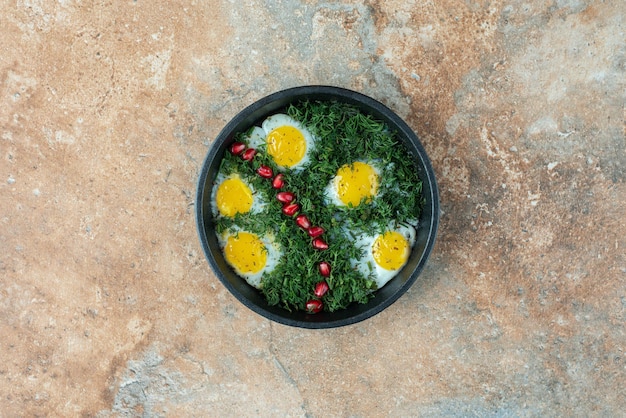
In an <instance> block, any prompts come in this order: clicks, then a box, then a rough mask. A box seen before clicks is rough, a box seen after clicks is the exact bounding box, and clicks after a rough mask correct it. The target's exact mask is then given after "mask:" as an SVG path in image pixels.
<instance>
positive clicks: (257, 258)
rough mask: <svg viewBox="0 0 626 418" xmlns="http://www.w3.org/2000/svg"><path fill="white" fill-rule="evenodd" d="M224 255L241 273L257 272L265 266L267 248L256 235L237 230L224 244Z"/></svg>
mask: <svg viewBox="0 0 626 418" xmlns="http://www.w3.org/2000/svg"><path fill="white" fill-rule="evenodd" d="M224 257H226V261H227V262H228V263H229V264H230V265H231V266H233V267H234V268H235V269H236V270H237V271H238V272H240V273H242V274H247V273H258V272H259V271H261V270H262V269H263V267H265V263H266V261H267V250H266V248H265V245H263V242H262V241H261V239H260V238H259V237H258V236H257V235H255V234H251V233H249V232H239V233H238V234H237V235H232V236H230V237H228V240H227V241H226V246H224Z"/></svg>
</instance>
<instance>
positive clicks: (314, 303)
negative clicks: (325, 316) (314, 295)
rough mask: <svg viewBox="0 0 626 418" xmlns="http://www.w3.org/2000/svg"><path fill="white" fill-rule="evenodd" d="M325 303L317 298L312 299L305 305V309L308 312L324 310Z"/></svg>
mask: <svg viewBox="0 0 626 418" xmlns="http://www.w3.org/2000/svg"><path fill="white" fill-rule="evenodd" d="M323 307H324V305H323V304H322V302H320V301H319V300H317V299H311V300H310V301H308V302H307V303H306V305H305V309H306V311H307V312H308V313H318V312H319V311H321V310H322V308H323Z"/></svg>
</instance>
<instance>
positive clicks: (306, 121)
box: [215, 101, 424, 312]
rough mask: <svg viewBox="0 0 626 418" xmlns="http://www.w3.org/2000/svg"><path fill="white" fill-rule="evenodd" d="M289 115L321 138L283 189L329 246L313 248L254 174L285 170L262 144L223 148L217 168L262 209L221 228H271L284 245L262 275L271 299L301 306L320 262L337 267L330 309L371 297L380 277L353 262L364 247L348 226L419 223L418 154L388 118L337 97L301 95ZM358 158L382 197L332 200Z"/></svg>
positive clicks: (224, 221)
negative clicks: (241, 184) (374, 172)
mask: <svg viewBox="0 0 626 418" xmlns="http://www.w3.org/2000/svg"><path fill="white" fill-rule="evenodd" d="M284 113H286V114H288V115H289V116H291V117H292V118H293V119H295V120H297V121H299V122H300V123H302V124H303V125H304V126H305V127H306V128H307V129H308V130H309V131H310V132H311V133H312V134H313V136H314V137H315V140H316V142H315V146H314V148H313V150H312V154H311V155H310V159H309V162H308V163H307V164H308V165H307V166H305V168H304V169H303V170H301V171H294V170H287V171H284V172H283V174H284V179H285V184H286V189H288V190H289V191H291V192H293V193H294V194H295V195H296V196H297V202H298V204H300V206H301V209H300V212H301V213H305V214H306V215H307V216H308V218H309V219H310V221H311V223H312V224H313V225H317V226H321V227H322V228H324V230H325V231H326V232H325V237H326V242H327V243H328V245H329V248H328V249H327V250H324V251H318V250H315V249H313V248H312V247H311V238H310V237H309V236H308V235H307V233H306V232H305V231H303V230H302V229H301V228H299V227H298V226H297V225H296V223H295V222H294V220H293V219H292V218H290V217H287V216H285V215H283V214H282V212H281V207H282V204H281V203H280V202H279V201H278V200H277V199H275V195H276V190H275V189H273V188H272V186H271V181H268V180H267V179H264V178H261V177H260V176H258V175H256V170H257V169H258V168H259V167H260V166H261V165H266V166H269V167H271V168H272V169H273V170H274V172H275V173H277V172H279V171H280V170H279V168H278V167H277V166H276V164H275V163H274V161H273V159H272V158H271V157H270V156H269V155H267V153H265V152H264V150H263V149H261V148H259V152H258V153H257V155H256V156H255V158H254V159H253V160H252V161H247V162H246V161H242V160H241V158H239V157H237V156H233V155H232V154H230V153H229V152H226V153H225V154H224V157H223V160H222V162H221V166H220V173H224V174H225V175H229V174H232V173H238V174H239V175H240V176H241V177H242V178H245V179H246V181H247V182H249V184H250V185H251V186H252V188H253V190H254V191H255V194H256V197H258V198H259V200H260V201H262V202H264V207H263V210H262V212H261V213H256V214H251V213H247V214H237V215H236V216H235V217H233V218H227V217H218V218H217V219H216V220H215V223H216V232H217V233H218V234H221V233H223V232H225V231H228V230H230V231H234V230H236V229H235V226H236V227H237V228H240V229H242V230H247V231H250V232H252V233H256V234H258V235H266V234H268V233H270V234H271V235H273V237H274V239H275V240H276V242H278V243H279V245H280V247H281V249H282V251H283V257H282V261H281V262H280V263H279V264H278V265H277V266H276V268H275V269H274V270H273V271H271V272H270V273H265V274H264V275H263V278H262V281H261V288H260V291H261V292H262V293H263V294H264V296H265V297H266V299H267V301H268V303H269V304H270V305H278V306H282V307H284V308H285V309H288V310H302V309H304V306H305V304H306V302H307V301H308V300H310V299H311V298H312V296H313V289H314V287H315V284H316V283H317V282H319V281H320V280H321V279H322V278H321V277H320V274H319V272H318V271H317V265H318V264H319V263H320V262H321V261H327V262H328V263H330V264H331V266H332V272H331V275H330V276H329V277H327V278H326V281H327V283H328V285H329V288H330V291H329V292H328V293H327V294H325V295H324V296H323V298H322V301H323V303H324V309H325V310H326V311H330V312H332V311H336V310H338V309H343V308H346V307H347V306H348V305H350V304H351V303H366V302H367V301H368V300H369V299H370V298H371V297H372V296H373V292H374V291H375V290H376V282H375V280H374V279H373V276H372V275H370V276H369V277H364V276H363V274H362V273H361V272H360V271H359V270H358V269H355V268H354V264H353V263H354V260H358V259H359V258H361V256H362V255H363V249H362V248H361V247H360V246H358V245H357V244H358V243H356V242H355V239H354V238H353V235H351V233H347V231H367V232H368V233H382V232H384V231H385V230H386V228H388V226H389V225H398V224H407V223H408V224H412V225H416V224H417V221H418V220H419V217H420V214H421V209H422V206H423V202H424V199H423V197H422V193H421V187H422V182H421V180H420V179H419V177H418V173H417V167H416V165H415V162H414V157H413V156H412V155H411V154H410V153H409V151H408V150H407V148H406V147H405V146H404V145H403V144H402V142H401V141H400V140H399V139H398V137H397V134H396V133H395V132H393V131H390V129H389V127H388V126H387V125H386V124H385V123H383V122H381V121H379V120H376V119H375V118H373V117H372V116H370V115H367V114H365V113H363V112H361V111H360V110H359V109H358V108H356V107H355V106H352V105H349V104H345V103H339V102H335V101H303V102H298V103H294V104H291V105H289V106H288V107H287V108H286V109H285V110H284ZM246 134H247V132H241V133H239V134H238V135H237V137H236V139H237V140H238V141H242V142H245V138H246ZM355 161H367V162H372V163H374V164H375V165H376V166H377V167H379V168H380V176H379V187H378V193H377V195H376V196H375V197H373V198H372V199H371V200H370V201H368V202H364V201H362V202H361V204H359V205H357V206H355V207H340V206H335V205H333V204H330V203H328V202H327V199H326V197H325V189H326V188H327V186H328V184H329V183H330V182H331V181H332V179H333V177H334V176H335V174H336V173H337V170H338V169H339V168H340V167H342V166H343V165H346V164H352V163H354V162H355Z"/></svg>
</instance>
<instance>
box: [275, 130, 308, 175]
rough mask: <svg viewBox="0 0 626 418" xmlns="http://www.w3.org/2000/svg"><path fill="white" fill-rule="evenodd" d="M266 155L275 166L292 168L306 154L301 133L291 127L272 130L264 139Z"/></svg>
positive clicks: (304, 142)
mask: <svg viewBox="0 0 626 418" xmlns="http://www.w3.org/2000/svg"><path fill="white" fill-rule="evenodd" d="M266 142H267V153H268V154H269V155H271V156H272V158H274V161H275V162H276V164H278V165H280V166H283V167H287V168H289V167H292V166H294V165H296V164H298V163H299V162H300V160H302V158H303V157H304V154H305V153H306V141H305V139H304V135H302V132H300V130H298V129H297V128H295V127H293V126H288V125H286V126H280V127H278V128H276V129H274V130H272V131H271V132H270V133H269V134H268V135H267V138H266Z"/></svg>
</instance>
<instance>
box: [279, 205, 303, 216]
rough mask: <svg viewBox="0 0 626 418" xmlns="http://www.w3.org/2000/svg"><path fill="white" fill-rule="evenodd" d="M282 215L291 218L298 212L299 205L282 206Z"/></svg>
mask: <svg viewBox="0 0 626 418" xmlns="http://www.w3.org/2000/svg"><path fill="white" fill-rule="evenodd" d="M282 210H283V213H284V214H285V215H287V216H293V215H295V214H296V212H298V211H299V210H300V205H299V204H297V203H289V204H287V205H285V206H283V209H282Z"/></svg>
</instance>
